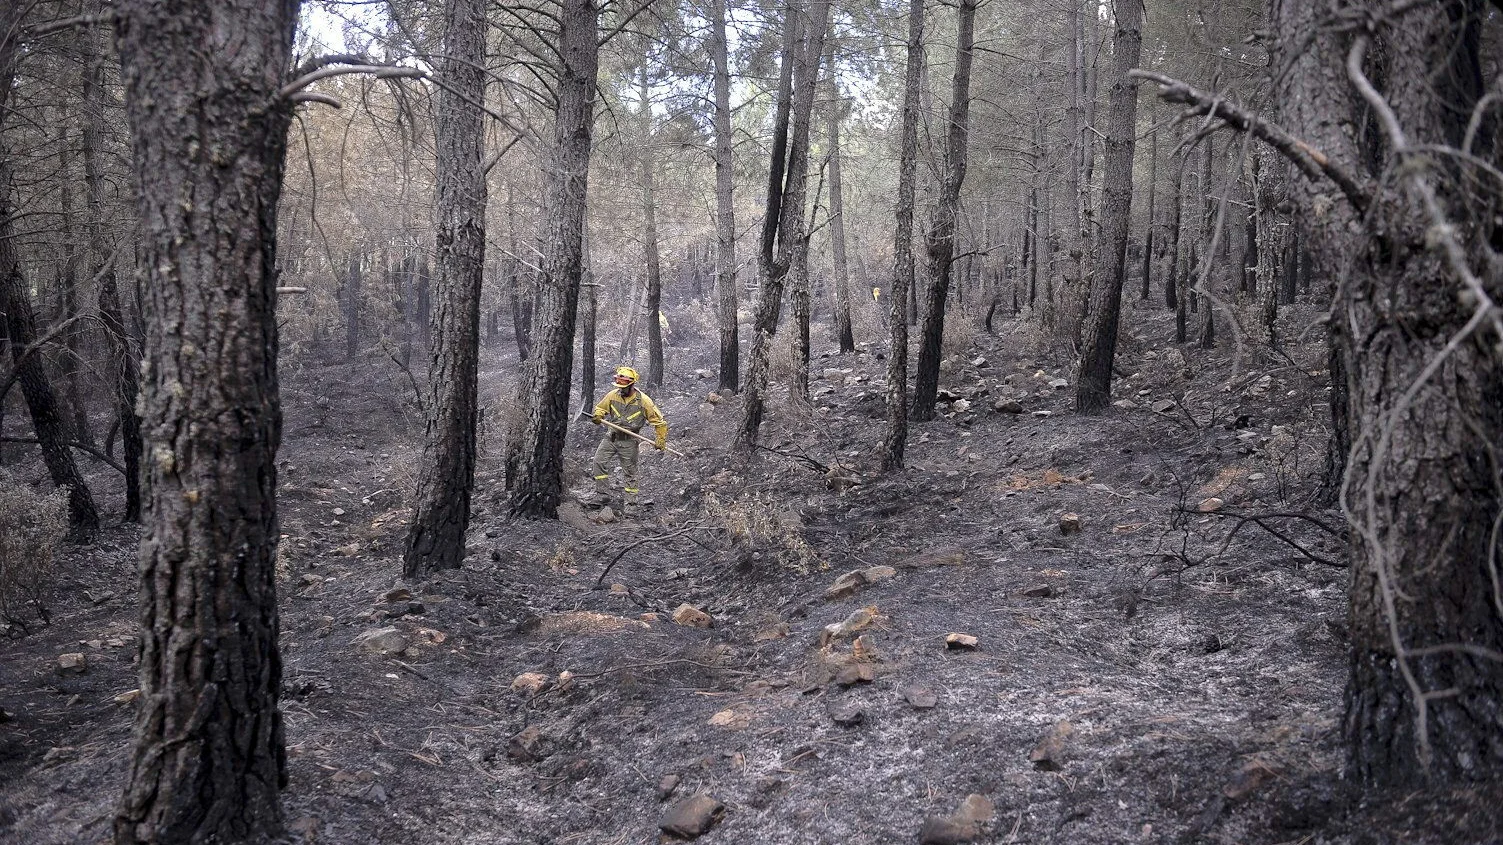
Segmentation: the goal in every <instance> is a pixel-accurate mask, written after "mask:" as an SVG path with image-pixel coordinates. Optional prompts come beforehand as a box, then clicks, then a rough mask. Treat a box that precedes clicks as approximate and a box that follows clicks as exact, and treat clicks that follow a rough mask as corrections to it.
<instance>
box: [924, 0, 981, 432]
mask: <svg viewBox="0 0 1503 845" xmlns="http://www.w3.org/2000/svg"><path fill="white" fill-rule="evenodd" d="M977 3H978V0H960V8H959V12H958V15H959V20H958V22H957V27H958V36H957V41H956V44H955V77H954V80H953V82H952V84H951V86H950V115H949V121H948V123H947V125H946V128H947V132H946V139H945V162H944V170H943V171H942V172H943V174H944V175H943V178H942V179H941V181H940V189H939V205H938V207H937V208H935V210H934V220H933V222H932V223H931V224H930V226H929V231H927V232H926V233H925V234H924V250H925V252H926V253H927V258H928V267H927V276H928V285H927V287H926V289H925V291H924V325H923V330H922V332H921V334H920V337H919V354H918V371H917V372H916V373H915V375H914V385H913V406H912V408H910V409H909V413H910V415H911V416H912V417H913V419H915V420H918V421H920V422H926V421H928V420H932V419H934V397H935V396H936V395H937V394H938V392H939V358H940V355H941V354H942V345H943V343H944V334H945V298H946V296H947V295H948V293H949V290H950V270H951V267H950V265H951V263H952V262H953V261H954V258H955V228H956V225H957V223H958V221H959V217H960V186H961V184H962V183H963V182H964V181H965V169H966V143H967V139H968V134H969V130H970V113H971V57H972V56H971V48H972V45H973V44H974V43H975V40H976V6H977Z"/></svg>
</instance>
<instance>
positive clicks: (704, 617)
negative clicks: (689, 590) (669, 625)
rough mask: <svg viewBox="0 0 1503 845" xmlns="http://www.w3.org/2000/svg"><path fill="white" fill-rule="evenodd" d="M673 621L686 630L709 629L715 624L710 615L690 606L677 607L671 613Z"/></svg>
mask: <svg viewBox="0 0 1503 845" xmlns="http://www.w3.org/2000/svg"><path fill="white" fill-rule="evenodd" d="M673 621H674V623H675V624H677V625H683V626H684V627H686V628H709V627H710V626H712V625H714V624H715V620H714V618H713V617H711V616H710V614H708V613H705V612H704V611H703V610H700V609H699V608H697V607H695V606H694V605H692V604H681V605H679V606H678V609H677V610H675V611H673Z"/></svg>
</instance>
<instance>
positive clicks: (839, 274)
mask: <svg viewBox="0 0 1503 845" xmlns="http://www.w3.org/2000/svg"><path fill="white" fill-rule="evenodd" d="M830 67H831V68H832V73H831V76H832V77H833V75H834V74H833V68H834V67H835V65H834V63H833V62H831V65H830ZM831 88H832V89H833V90H834V92H835V93H836V95H837V97H836V99H835V102H833V103H831V104H830V111H829V116H828V120H829V124H828V134H829V138H830V254H831V260H832V261H833V262H834V264H835V338H836V341H837V342H838V343H839V344H840V354H842V355H845V354H848V353H851V352H855V351H856V337H855V335H854V334H853V333H852V331H851V287H850V285H851V282H850V265H849V262H848V261H847V260H846V254H845V198H844V195H843V194H844V187H843V182H842V174H841V172H840V112H841V108H842V104H841V102H840V99H839V97H838V95H839V93H840V89H839V87H838V86H834V85H832V86H831Z"/></svg>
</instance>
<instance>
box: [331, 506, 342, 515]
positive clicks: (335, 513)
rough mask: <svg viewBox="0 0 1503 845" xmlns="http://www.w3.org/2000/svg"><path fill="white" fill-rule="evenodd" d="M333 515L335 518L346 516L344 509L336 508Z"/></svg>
mask: <svg viewBox="0 0 1503 845" xmlns="http://www.w3.org/2000/svg"><path fill="white" fill-rule="evenodd" d="M333 514H334V515H335V516H344V508H335V509H334V510H333Z"/></svg>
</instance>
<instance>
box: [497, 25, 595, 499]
mask: <svg viewBox="0 0 1503 845" xmlns="http://www.w3.org/2000/svg"><path fill="white" fill-rule="evenodd" d="M599 16H600V7H599V6H597V5H596V3H595V0H563V4H562V7H561V9H560V31H559V38H558V53H559V55H560V56H561V57H562V60H563V65H562V67H561V68H560V69H559V78H558V85H557V89H558V90H557V110H556V113H555V116H554V125H553V151H552V162H551V164H550V166H549V168H548V177H547V184H546V188H545V194H544V203H543V205H544V213H543V235H544V237H543V245H544V249H543V275H542V279H541V284H540V285H539V290H538V304H537V321H536V323H537V330H538V331H537V338H536V339H537V346H536V350H535V351H536V354H535V355H534V356H533V360H532V361H530V362H529V364H528V368H527V373H526V377H525V378H524V379H523V380H522V394H521V395H520V396H519V397H518V404H519V405H520V406H522V407H525V408H527V423H526V427H525V428H524V430H523V433H522V438H521V449H522V452H521V466H520V472H519V478H518V480H517V484H515V485H514V486H513V488H512V495H511V512H512V515H514V516H525V517H529V518H533V519H537V518H547V519H553V518H555V517H556V516H557V513H558V504H559V500H560V499H561V497H562V495H563V487H564V439H565V437H566V435H567V434H568V426H569V415H570V414H569V378H570V376H571V375H572V374H573V369H574V323H575V317H576V315H577V314H578V312H579V283H580V277H581V276H582V274H583V272H584V217H585V198H586V194H587V188H588V184H589V176H590V143H591V137H592V136H593V134H594V128H595V87H596V74H597V71H598V69H599V64H600V42H599V29H600V25H599Z"/></svg>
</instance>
